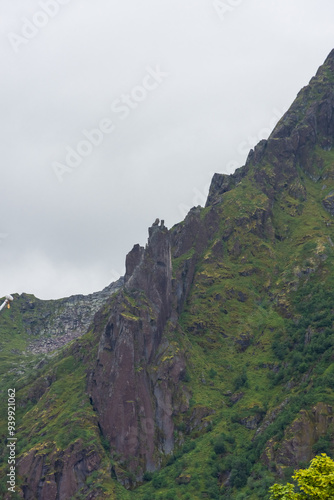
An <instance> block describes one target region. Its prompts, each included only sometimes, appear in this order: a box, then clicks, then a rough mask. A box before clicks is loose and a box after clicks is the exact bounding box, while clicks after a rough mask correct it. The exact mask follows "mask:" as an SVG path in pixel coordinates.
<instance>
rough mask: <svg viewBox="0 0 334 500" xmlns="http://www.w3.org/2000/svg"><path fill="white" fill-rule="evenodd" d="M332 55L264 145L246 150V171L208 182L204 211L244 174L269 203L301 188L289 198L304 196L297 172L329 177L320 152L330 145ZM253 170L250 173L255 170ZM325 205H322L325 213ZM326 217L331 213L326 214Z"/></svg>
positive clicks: (332, 132)
mask: <svg viewBox="0 0 334 500" xmlns="http://www.w3.org/2000/svg"><path fill="white" fill-rule="evenodd" d="M333 73H334V50H332V52H331V53H330V54H329V56H328V57H327V59H326V61H325V62H324V64H323V65H322V66H321V67H320V68H319V70H318V72H317V74H316V75H315V76H314V77H313V78H312V79H311V81H310V84H309V85H307V86H306V87H304V88H303V89H302V90H301V91H300V92H299V94H298V95H297V98H296V99H295V101H294V102H293V104H292V105H291V107H290V108H289V110H288V111H287V112H286V113H285V115H284V116H283V117H282V118H281V120H280V121H279V122H278V124H277V125H276V127H275V129H274V130H273V132H272V133H271V135H270V137H269V138H268V140H262V141H260V143H259V144H258V145H257V146H256V147H255V148H254V150H251V151H250V153H249V155H248V158H247V161H246V165H245V166H244V167H241V168H240V169H238V170H236V172H235V173H234V174H232V175H225V174H215V175H214V176H213V179H212V182H211V186H210V190H209V195H208V199H207V205H206V206H210V205H214V204H217V203H221V202H222V199H223V195H224V193H226V192H227V191H230V190H231V189H232V188H233V187H235V186H236V185H237V184H238V183H239V182H240V181H241V180H242V178H243V177H244V176H245V175H246V174H247V173H248V172H251V171H252V172H253V178H254V180H255V181H256V183H257V185H258V186H259V187H260V188H261V190H262V191H263V192H264V193H265V194H266V195H267V196H268V197H269V199H271V200H273V199H274V198H275V197H277V195H278V194H279V193H280V192H281V190H282V189H284V188H289V186H291V185H293V184H294V183H295V182H298V183H299V184H300V186H299V189H298V190H297V192H296V193H294V190H292V191H291V195H292V196H294V195H295V196H296V197H297V198H299V197H300V196H303V195H305V188H304V186H303V185H302V184H301V183H300V180H299V174H298V167H300V168H301V169H302V170H303V171H304V172H305V174H306V175H308V176H309V177H310V178H311V179H313V180H314V181H318V180H319V179H321V178H324V179H325V178H327V177H328V176H332V175H333V173H332V172H331V169H330V168H329V169H326V168H324V167H325V166H324V163H323V160H322V157H321V154H319V150H325V151H328V150H330V149H331V148H332V147H333V141H334V86H333ZM254 167H255V168H254ZM330 201H331V200H328V201H327V202H324V205H325V207H326V208H327V206H329V208H330ZM329 211H330V210H329Z"/></svg>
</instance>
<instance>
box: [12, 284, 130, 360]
mask: <svg viewBox="0 0 334 500" xmlns="http://www.w3.org/2000/svg"><path fill="white" fill-rule="evenodd" d="M123 283H124V279H123V278H120V279H119V280H118V281H116V282H115V283H111V284H110V285H109V286H107V287H106V288H104V289H103V290H102V291H101V292H95V293H92V294H89V295H72V296H71V297H66V298H64V299H57V300H40V299H37V298H36V297H34V296H33V295H27V294H25V293H23V294H22V295H17V294H15V295H14V298H15V302H14V305H13V307H12V309H11V312H10V317H11V318H12V319H13V330H14V331H15V332H16V333H24V332H26V333H27V334H28V335H29V338H30V339H31V341H30V343H29V344H28V347H27V350H28V351H30V352H32V353H34V354H38V353H47V352H51V351H53V350H55V349H58V348H60V347H62V346H64V345H66V344H68V343H69V342H70V341H71V340H73V339H75V338H78V337H80V336H81V335H83V334H84V333H86V332H87V330H88V328H89V326H90V324H91V323H92V321H93V318H94V315H95V313H96V312H97V311H98V310H99V309H100V308H101V307H102V305H103V304H104V303H105V302H106V301H107V300H108V299H109V298H110V297H111V296H112V295H113V294H114V293H116V292H117V291H118V290H119V289H120V288H121V287H122V286H123ZM18 325H22V326H18ZM22 329H23V331H22ZM17 330H19V331H17Z"/></svg>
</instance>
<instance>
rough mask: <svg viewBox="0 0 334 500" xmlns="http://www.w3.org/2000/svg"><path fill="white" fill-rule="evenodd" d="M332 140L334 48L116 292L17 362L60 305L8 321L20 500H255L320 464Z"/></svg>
mask: <svg viewBox="0 0 334 500" xmlns="http://www.w3.org/2000/svg"><path fill="white" fill-rule="evenodd" d="M333 141H334V50H333V51H332V52H331V53H330V55H329V56H328V58H327V59H326V61H325V63H324V64H323V65H322V66H321V67H320V68H319V70H318V72H317V74H316V76H315V77H314V78H312V80H311V81H310V83H309V85H308V86H306V87H304V88H303V89H302V90H301V91H300V92H299V94H298V95H297V97H296V99H295V101H294V103H293V104H292V106H291V107H290V109H289V111H288V112H287V113H285V115H284V116H283V117H282V119H281V120H280V121H279V123H278V124H277V126H276V127H275V129H274V130H273V132H272V134H271V135H270V137H269V138H268V140H262V141H260V143H259V144H258V145H257V146H256V147H255V148H254V150H251V151H250V153H249V155H248V158H247V161H246V164H245V166H243V167H242V168H240V169H238V170H237V171H236V172H235V173H234V174H232V175H224V174H215V175H214V177H213V179H212V182H211V186H210V190H209V194H208V199H207V203H206V206H205V208H202V207H194V208H193V209H191V210H190V212H189V213H188V215H187V216H186V218H185V220H184V221H182V222H181V223H179V224H176V225H175V226H174V227H172V228H171V229H168V228H166V227H165V225H164V223H163V221H162V222H161V223H160V221H159V219H157V220H156V221H155V222H154V223H153V225H152V226H151V227H150V228H149V238H148V242H147V245H146V247H145V248H144V247H141V246H139V245H135V246H134V247H133V249H132V250H131V251H130V252H129V254H128V255H127V257H126V274H125V277H124V282H123V280H121V281H120V282H119V283H117V284H115V285H113V286H111V287H109V288H107V289H105V291H104V292H105V293H103V295H98V297H95V298H94V300H93V299H92V298H90V299H85V298H81V299H80V300H81V302H82V301H85V300H88V302H87V303H88V304H90V306H89V307H90V316H87V317H86V318H85V323H82V322H81V325H83V324H84V325H85V326H84V327H82V328H83V330H82V331H80V336H78V335H77V334H76V335H74V337H76V338H75V339H74V340H71V342H70V343H68V344H67V345H66V346H65V347H63V348H62V349H60V350H59V349H58V350H53V351H52V352H51V353H48V354H38V353H37V354H36V353H31V352H30V351H29V350H28V346H29V345H30V344H31V342H32V341H33V340H35V341H38V339H40V338H42V339H45V336H48V337H49V338H50V339H53V338H54V337H56V336H57V335H59V333H60V329H61V323H60V322H59V321H56V318H57V314H55V310H58V309H57V307H58V302H57V301H49V302H50V304H49V303H48V304H40V303H39V304H38V305H37V303H36V299H34V298H33V297H29V300H28V302H27V297H26V296H24V297H23V298H22V297H21V299H20V300H21V307H20V308H17V309H16V310H15V307H13V308H12V309H11V310H10V312H7V313H6V314H7V317H6V320H4V321H5V323H4V324H3V326H2V327H1V329H0V333H1V336H2V337H1V341H2V343H3V351H2V353H3V357H4V360H5V361H6V363H7V365H6V366H9V365H11V366H14V362H16V360H17V359H19V357H21V358H22V356H24V357H25V358H26V362H25V363H24V364H23V365H24V366H21V367H20V369H19V370H15V371H14V372H12V376H10V377H9V376H8V374H5V373H3V384H2V387H3V388H4V389H3V391H4V390H5V391H7V388H8V387H13V384H14V383H15V387H16V399H17V438H18V444H17V451H18V455H17V478H18V479H17V481H18V482H17V484H18V489H19V490H20V497H21V498H24V499H27V500H33V499H39V500H60V499H67V498H68V499H70V498H73V499H74V498H75V499H87V500H88V499H93V498H97V499H104V498H105V499H110V498H114V499H125V500H127V499H132V498H133V499H138V500H139V499H142V500H148V499H164V500H167V499H173V500H174V499H177V498H179V499H185V500H186V499H202V498H214V499H226V500H227V499H239V500H241V499H246V498H247V499H254V500H255V499H261V498H263V499H265V498H267V497H268V493H267V492H268V487H269V486H270V485H271V484H272V483H273V482H275V481H277V480H279V479H283V480H286V479H289V478H290V476H291V474H292V473H293V469H294V468H297V467H299V466H300V464H301V463H307V462H308V461H309V460H310V459H311V458H313V457H314V456H315V454H316V453H320V452H322V451H325V452H327V453H329V454H330V453H332V452H333V451H334V428H333V406H334V393H333V391H334V382H333V380H334V379H333V373H334V361H333V360H334V329H333V303H334V292H333V290H334V286H333V285H334V250H333V247H334V243H333V242H334V225H333V218H332V216H333V215H334V152H333ZM23 299H24V301H23ZM67 300H69V299H67ZM77 300H78V299H76V301H77ZM92 300H93V301H92ZM51 302H52V304H51ZM74 302H75V301H74ZM81 302H80V304H81ZM75 303H77V302H75ZM83 303H85V302H83ZM97 305H98V307H97ZM55 306H57V307H56V308H55ZM51 307H52V310H51ZM36 308H37V309H38V310H39V311H43V314H44V315H45V318H49V320H48V325H49V326H48V329H47V330H43V329H41V324H40V321H39V319H40V317H39V318H36V316H35V315H34V314H32V310H34V309H36ZM62 310H63V309H62ZM71 311H74V306H73V301H71V300H70V301H69V302H68V301H67V302H66V314H64V315H63V317H64V329H65V330H66V331H68V330H71V331H72V330H73V329H75V328H76V326H75V325H78V321H79V323H80V318H81V316H80V314H79V313H78V312H76V319H77V322H76V323H73V322H71V321H70V319H71ZM76 311H78V309H76ZM51 313H52V314H51ZM50 314H51V316H50ZM2 318H3V316H2ZM50 318H51V319H52V321H51V319H50ZM88 319H89V321H91V323H89V322H88ZM55 322H56V323H55ZM54 324H56V325H57V329H56V330H55V329H53V325H54ZM14 325H16V328H18V329H17V330H14V331H13V332H12V334H11V335H9V330H10V328H11V327H14ZM18 325H19V326H18ZM34 325H35V326H36V325H38V328H34ZM76 332H77V330H76ZM43 341H44V340H43ZM36 356H37V358H36ZM13 380H14V381H13ZM2 422H3V423H4V422H5V416H4V415H3V418H2ZM1 435H2V441H3V444H4V445H6V444H7V443H6V429H5V427H4V430H3V431H2V433H1ZM3 450H4V452H3V453H2V465H1V471H2V474H3V477H5V475H6V473H7V458H6V453H7V451H6V446H3ZM2 493H3V497H4V498H9V496H8V492H7V490H6V488H3V490H2Z"/></svg>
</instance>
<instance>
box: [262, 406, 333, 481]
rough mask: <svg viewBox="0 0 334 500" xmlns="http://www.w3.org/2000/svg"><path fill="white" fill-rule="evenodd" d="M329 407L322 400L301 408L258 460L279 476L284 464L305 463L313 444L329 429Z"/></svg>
mask: <svg viewBox="0 0 334 500" xmlns="http://www.w3.org/2000/svg"><path fill="white" fill-rule="evenodd" d="M333 418H334V417H333V408H332V406H330V405H327V404H324V403H318V404H316V405H315V406H314V407H313V408H312V409H311V410H301V411H300V412H299V415H298V416H297V418H296V419H295V420H294V421H293V422H292V424H291V425H290V426H289V427H287V429H286V430H285V432H284V438H283V440H282V441H281V443H279V444H278V443H277V442H276V441H275V440H274V439H271V440H270V441H269V442H268V443H267V446H266V450H265V452H264V454H263V456H262V460H263V461H264V462H265V463H266V464H267V465H268V467H271V466H272V464H273V463H275V470H276V472H278V473H279V474H280V475H281V476H282V477H283V476H284V467H295V468H298V467H299V464H300V463H301V462H303V463H308V462H309V461H310V460H311V459H312V458H313V457H314V455H315V451H314V446H315V445H316V444H317V442H318V441H319V439H320V438H323V437H324V436H326V434H328V433H329V432H330V434H331V435H332V432H333Z"/></svg>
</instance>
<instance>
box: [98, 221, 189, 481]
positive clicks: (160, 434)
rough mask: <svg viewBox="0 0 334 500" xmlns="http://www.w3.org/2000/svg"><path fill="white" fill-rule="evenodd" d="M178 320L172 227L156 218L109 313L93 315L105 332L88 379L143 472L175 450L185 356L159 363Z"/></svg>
mask: <svg viewBox="0 0 334 500" xmlns="http://www.w3.org/2000/svg"><path fill="white" fill-rule="evenodd" d="M176 319H177V316H176V314H175V311H173V307H172V266H171V241H170V234H169V232H168V230H167V228H165V227H164V225H163V224H161V225H160V226H159V225H157V224H154V225H153V226H152V227H151V228H150V229H149V239H148V244H147V245H146V248H145V249H144V248H141V247H139V246H138V245H135V246H134V248H133V249H132V251H131V252H130V253H129V254H128V256H127V259H126V275H125V286H124V290H122V291H121V292H120V293H119V294H118V295H117V297H116V298H115V300H114V301H113V302H112V304H111V307H110V310H109V312H108V317H107V318H104V317H102V315H99V314H98V315H97V316H96V319H95V330H94V333H95V334H96V335H97V334H99V333H100V332H101V328H102V334H101V338H100V342H99V350H98V359H97V361H96V366H95V367H94V369H93V372H92V373H91V375H90V377H89V384H88V387H89V392H90V395H91V400H92V404H93V405H94V409H95V410H96V412H97V415H98V420H99V426H100V428H101V432H102V433H103V436H104V437H105V438H106V439H107V440H108V441H109V443H110V446H111V450H113V451H114V452H115V453H117V454H118V455H120V456H121V462H122V461H125V460H126V461H127V464H128V470H131V471H133V472H134V471H135V472H136V476H137V477H138V478H140V477H141V476H142V474H143V471H144V470H154V469H156V468H157V467H158V466H159V463H160V460H159V454H160V453H164V454H166V453H167V454H168V453H170V452H171V451H172V449H173V430H174V426H173V421H172V414H173V411H175V407H176V406H177V405H174V404H173V398H174V392H175V387H176V386H177V384H178V382H179V380H180V377H181V375H182V373H183V371H184V369H185V363H184V360H183V358H182V355H181V354H179V355H177V356H173V355H172V356H171V357H170V358H169V357H168V359H169V362H168V363H164V362H162V363H161V360H160V362H159V368H156V366H157V364H158V361H159V355H160V353H161V351H162V350H166V349H168V340H167V339H166V338H165V339H164V340H163V342H162V336H163V333H164V332H165V331H166V329H167V323H168V322H170V323H171V324H174V327H175V322H176ZM162 361H163V360H162ZM122 482H123V483H124V484H125V485H127V486H128V484H127V483H126V482H125V481H124V478H123V479H122Z"/></svg>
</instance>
